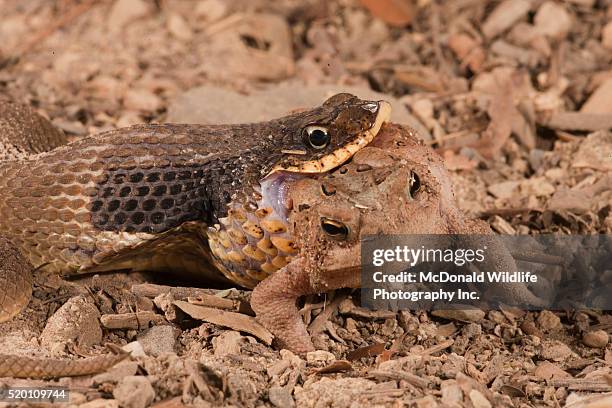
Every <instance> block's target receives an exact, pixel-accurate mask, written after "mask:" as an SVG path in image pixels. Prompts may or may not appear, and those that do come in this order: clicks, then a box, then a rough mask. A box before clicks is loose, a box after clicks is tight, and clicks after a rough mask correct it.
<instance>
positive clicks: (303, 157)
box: [0, 94, 390, 376]
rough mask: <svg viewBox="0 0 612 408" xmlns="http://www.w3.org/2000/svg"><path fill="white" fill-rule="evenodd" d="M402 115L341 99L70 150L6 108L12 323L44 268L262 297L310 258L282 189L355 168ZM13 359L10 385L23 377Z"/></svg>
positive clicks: (1, 298)
mask: <svg viewBox="0 0 612 408" xmlns="http://www.w3.org/2000/svg"><path fill="white" fill-rule="evenodd" d="M389 110H390V109H389V105H388V104H387V103H386V102H384V101H378V102H374V101H363V100H360V99H358V98H356V97H354V96H352V95H348V94H339V95H336V96H334V97H332V98H330V99H328V100H327V101H326V102H325V103H323V104H322V105H321V106H319V107H316V108H313V109H311V110H307V111H304V112H299V113H296V114H292V115H289V116H286V117H283V118H280V119H276V120H272V121H269V122H262V123H255V124H245V125H185V124H149V125H137V126H132V127H128V128H124V129H118V130H113V131H109V132H105V133H101V134H99V135H95V136H90V137H86V138H83V139H80V140H78V141H75V142H73V143H70V144H65V137H64V136H63V134H62V133H61V132H59V131H57V130H56V129H54V128H53V126H51V125H50V124H49V123H48V122H47V121H46V120H45V119H44V118H42V117H40V116H38V115H37V114H35V113H34V112H32V111H31V110H29V109H28V108H26V107H23V106H22V105H18V104H14V103H12V102H9V101H3V100H0V146H1V147H0V260H1V261H3V262H2V264H1V265H0V321H4V320H8V319H9V318H11V317H12V316H14V315H15V314H16V313H18V312H19V311H20V310H21V309H22V308H23V307H24V305H25V304H27V302H28V300H29V298H30V293H31V276H30V275H31V271H32V270H33V269H35V268H39V267H44V268H46V269H47V270H49V271H56V272H61V273H64V274H76V273H89V272H99V271H108V270H119V269H127V270H148V271H158V270H159V271H161V270H164V271H173V272H181V273H190V274H197V275H199V276H201V277H205V278H207V279H211V280H229V281H232V282H234V283H237V284H239V285H242V286H245V287H249V288H252V287H254V286H255V285H257V283H258V282H259V281H261V280H263V279H265V278H266V277H267V276H269V275H270V274H271V273H273V272H274V271H275V270H277V269H279V268H282V267H283V266H284V265H285V264H286V263H287V262H289V260H290V259H291V256H292V255H293V254H294V253H295V252H296V251H297V248H295V246H294V244H293V242H292V239H291V237H290V236H289V235H288V233H287V226H286V225H283V220H285V219H286V217H284V212H286V211H287V210H288V209H290V203H283V202H282V201H283V200H282V186H283V185H284V183H283V182H278V180H281V181H283V180H286V179H287V178H291V177H294V176H293V175H298V174H302V175H303V174H309V173H320V172H325V171H328V170H331V169H332V168H333V167H336V166H337V165H339V164H341V163H343V162H344V161H346V160H347V159H349V158H350V157H351V156H352V154H354V153H355V152H356V151H357V150H359V149H361V148H362V147H363V146H365V145H366V144H367V143H369V142H370V141H371V140H372V138H373V137H374V136H375V135H376V133H377V132H378V130H379V129H380V127H381V125H382V122H384V121H386V120H387V119H388V116H389ZM211 264H212V265H213V266H214V267H213V268H211ZM0 357H1V356H0ZM0 359H1V358H0ZM6 361H8V360H7V359H6V358H5V361H4V362H3V361H0V376H2V375H3V373H4V374H7V373H8V374H11V373H12V371H2V370H3V364H5V365H6ZM4 369H5V370H8V369H7V367H4Z"/></svg>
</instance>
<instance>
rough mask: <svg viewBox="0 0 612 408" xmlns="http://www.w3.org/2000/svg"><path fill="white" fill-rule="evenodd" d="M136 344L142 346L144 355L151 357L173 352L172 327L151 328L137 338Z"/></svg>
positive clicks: (174, 339)
mask: <svg viewBox="0 0 612 408" xmlns="http://www.w3.org/2000/svg"><path fill="white" fill-rule="evenodd" d="M138 342H139V343H140V344H142V348H143V349H144V351H145V353H147V354H148V355H151V356H155V357H157V356H159V355H160V354H162V353H172V352H174V345H175V344H176V338H175V334H174V329H173V328H172V326H168V325H165V326H153V327H151V328H150V329H149V330H147V331H146V332H144V333H143V334H142V335H140V336H138Z"/></svg>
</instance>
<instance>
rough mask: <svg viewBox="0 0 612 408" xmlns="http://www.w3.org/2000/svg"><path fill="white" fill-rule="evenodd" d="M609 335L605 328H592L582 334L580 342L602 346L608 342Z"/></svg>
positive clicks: (597, 346) (586, 344)
mask: <svg viewBox="0 0 612 408" xmlns="http://www.w3.org/2000/svg"><path fill="white" fill-rule="evenodd" d="M608 341H609V336H608V333H606V331H605V330H593V331H590V332H586V333H585V334H584V335H583V336H582V342H583V343H584V345H585V346H589V347H593V348H604V347H606V345H607V344H608Z"/></svg>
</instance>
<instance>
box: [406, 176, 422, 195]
mask: <svg viewBox="0 0 612 408" xmlns="http://www.w3.org/2000/svg"><path fill="white" fill-rule="evenodd" d="M420 189H421V179H420V178H419V175H418V174H416V173H415V172H414V171H411V172H410V176H409V178H408V195H409V196H410V198H414V196H415V195H416V193H418V192H419V190H420Z"/></svg>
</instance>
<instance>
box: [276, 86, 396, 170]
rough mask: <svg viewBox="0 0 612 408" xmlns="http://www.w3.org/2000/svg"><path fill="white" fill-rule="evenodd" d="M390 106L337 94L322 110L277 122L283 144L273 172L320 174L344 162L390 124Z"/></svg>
mask: <svg viewBox="0 0 612 408" xmlns="http://www.w3.org/2000/svg"><path fill="white" fill-rule="evenodd" d="M390 114H391V105H390V104H389V103H388V102H386V101H368V100H362V99H359V98H358V97H356V96H354V95H351V94H347V93H340V94H337V95H334V96H332V97H331V98H329V99H327V100H326V101H325V102H324V103H323V104H322V105H321V106H318V107H316V108H313V109H311V110H307V111H303V112H299V113H295V114H293V115H290V116H287V117H284V118H281V119H277V120H276V121H274V122H275V123H274V126H275V127H277V128H278V132H277V134H279V135H281V136H280V137H283V138H284V140H282V141H279V144H280V145H282V147H283V148H282V150H281V154H282V155H281V156H280V158H279V160H278V161H276V164H275V166H274V167H273V168H272V169H271V171H269V173H268V174H271V173H274V172H276V171H279V170H281V171H288V172H295V173H323V172H326V171H329V170H331V169H333V168H334V167H337V166H339V165H341V164H342V163H344V162H346V161H347V160H348V159H349V158H351V157H352V156H353V155H354V154H355V153H356V152H357V151H359V150H360V149H361V148H363V147H364V146H366V145H367V144H368V143H370V142H371V141H372V140H373V139H374V137H375V136H376V134H377V133H378V131H379V130H380V128H381V126H382V124H383V123H385V122H387V121H388V120H389V117H390Z"/></svg>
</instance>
